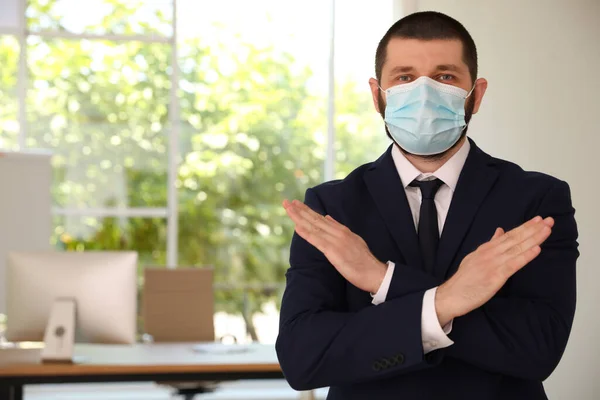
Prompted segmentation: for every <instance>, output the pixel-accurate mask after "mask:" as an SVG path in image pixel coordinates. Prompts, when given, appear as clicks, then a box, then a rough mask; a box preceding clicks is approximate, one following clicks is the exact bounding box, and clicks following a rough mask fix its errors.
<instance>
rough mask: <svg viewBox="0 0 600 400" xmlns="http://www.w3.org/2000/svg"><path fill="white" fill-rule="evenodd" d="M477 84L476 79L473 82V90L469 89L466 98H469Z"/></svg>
mask: <svg viewBox="0 0 600 400" xmlns="http://www.w3.org/2000/svg"><path fill="white" fill-rule="evenodd" d="M476 86H477V81H475V83H474V84H473V87H472V88H471V90H469V93H467V95H466V96H465V99H468V98H469V96H470V95H471V94H472V93H473V90H475V87H476Z"/></svg>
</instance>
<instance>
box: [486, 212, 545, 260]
mask: <svg viewBox="0 0 600 400" xmlns="http://www.w3.org/2000/svg"><path fill="white" fill-rule="evenodd" d="M541 222H542V218H541V217H535V218H532V219H530V220H529V221H527V222H525V223H524V224H522V225H520V226H518V227H516V228H515V229H512V230H511V231H509V232H507V233H506V234H504V236H502V237H501V238H500V240H498V241H496V243H495V247H494V250H493V251H494V253H495V254H502V253H504V252H506V251H507V250H508V249H510V248H511V247H513V246H515V245H516V244H517V243H521V242H523V241H524V240H526V239H527V238H528V237H530V236H532V235H534V234H536V233H537V232H538V231H539V230H541V229H542V228H543V227H544V226H545V225H544V224H541Z"/></svg>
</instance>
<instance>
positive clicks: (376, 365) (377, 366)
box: [372, 361, 383, 372]
mask: <svg viewBox="0 0 600 400" xmlns="http://www.w3.org/2000/svg"><path fill="white" fill-rule="evenodd" d="M372 368H373V371H375V372H379V371H381V370H382V368H383V365H381V363H380V362H379V361H375V362H374V363H373V365H372Z"/></svg>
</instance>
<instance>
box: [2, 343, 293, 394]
mask: <svg viewBox="0 0 600 400" xmlns="http://www.w3.org/2000/svg"><path fill="white" fill-rule="evenodd" d="M245 347H247V349H248V351H245V352H233V353H228V354H222V353H221V352H196V351H194V350H193V344H189V343H186V344H162V343H161V344H136V345H132V346H120V345H76V347H75V354H76V356H78V357H83V360H82V362H81V363H78V364H42V363H40V362H39V360H37V361H36V360H34V361H33V362H23V363H19V362H14V363H13V362H11V363H3V364H0V399H2V400H5V399H6V400H22V398H23V386H25V385H33V384H41V383H85V382H88V383H89V382H134V381H138V382H140V381H150V382H156V381H178V382H181V381H192V382H193V381H231V380H238V379H277V378H282V377H283V374H282V372H281V369H280V367H279V363H278V362H277V356H276V354H275V349H274V347H273V346H267V345H258V344H254V345H248V346H245Z"/></svg>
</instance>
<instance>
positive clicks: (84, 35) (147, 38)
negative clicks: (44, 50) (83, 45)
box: [27, 31, 173, 44]
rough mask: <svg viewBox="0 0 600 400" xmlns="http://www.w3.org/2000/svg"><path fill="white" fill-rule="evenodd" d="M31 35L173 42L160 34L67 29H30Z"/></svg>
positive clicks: (119, 40)
mask: <svg viewBox="0 0 600 400" xmlns="http://www.w3.org/2000/svg"><path fill="white" fill-rule="evenodd" d="M27 33H28V34H29V35H31V36H38V37H41V38H47V39H68V40H82V39H84V40H107V41H110V42H142V43H165V44H168V43H171V42H172V40H173V39H172V38H170V37H167V36H158V35H114V34H104V33H102V34H95V33H73V32H67V31H39V32H36V31H28V32H27Z"/></svg>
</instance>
